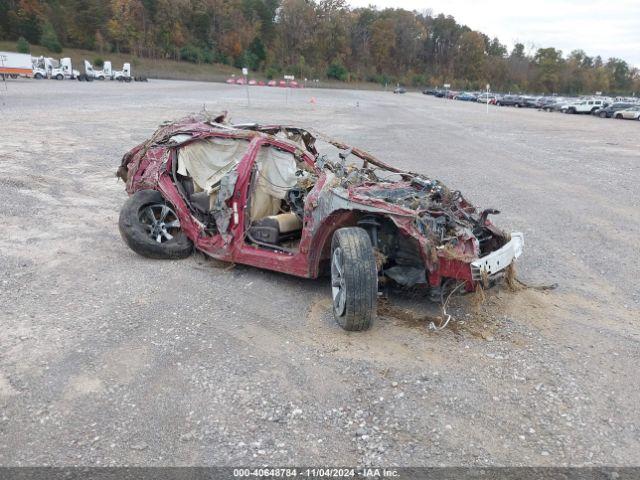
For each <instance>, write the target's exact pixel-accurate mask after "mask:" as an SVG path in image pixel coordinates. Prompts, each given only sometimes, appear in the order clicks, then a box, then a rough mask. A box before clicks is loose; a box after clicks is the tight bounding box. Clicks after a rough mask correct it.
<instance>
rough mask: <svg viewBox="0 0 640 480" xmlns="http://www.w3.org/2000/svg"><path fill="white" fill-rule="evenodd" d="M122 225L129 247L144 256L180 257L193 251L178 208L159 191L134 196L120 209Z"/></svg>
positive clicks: (121, 231) (142, 192)
mask: <svg viewBox="0 0 640 480" xmlns="http://www.w3.org/2000/svg"><path fill="white" fill-rule="evenodd" d="M118 227H119V228H120V235H122V239H123V240H124V241H125V243H126V244H127V245H128V246H129V248H131V250H133V251H134V252H136V253H138V254H140V255H142V256H144V257H149V258H160V259H177V258H185V257H188V256H189V255H190V254H191V252H192V251H193V243H192V242H191V240H189V238H188V237H187V236H186V235H185V233H184V232H183V231H182V229H181V228H180V219H179V218H178V216H177V215H176V212H175V210H174V208H173V207H172V206H171V205H169V204H168V203H167V202H166V201H165V199H164V198H163V197H162V194H161V193H160V192H158V191H156V190H140V191H138V192H136V193H134V194H133V195H132V196H130V197H129V199H128V200H127V201H126V202H125V204H124V205H123V206H122V209H121V210H120V220H119V221H118Z"/></svg>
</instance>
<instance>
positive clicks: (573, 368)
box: [0, 80, 640, 466]
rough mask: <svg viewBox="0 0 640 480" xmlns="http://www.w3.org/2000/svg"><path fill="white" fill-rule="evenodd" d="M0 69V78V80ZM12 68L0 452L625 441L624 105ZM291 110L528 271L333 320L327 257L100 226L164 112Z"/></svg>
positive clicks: (0, 183) (348, 449) (629, 157)
mask: <svg viewBox="0 0 640 480" xmlns="http://www.w3.org/2000/svg"><path fill="white" fill-rule="evenodd" d="M0 87H2V86H1V85H0ZM246 92H247V91H246V89H245V88H243V87H239V86H229V85H224V84H210V83H195V82H169V81H152V82H149V83H148V84H137V83H132V84H119V83H110V82H104V83H99V82H93V83H84V82H83V83H79V82H71V81H69V82H55V81H41V82H37V81H28V80H19V81H12V82H9V83H8V90H6V91H5V90H0V113H1V114H2V120H3V121H2V133H1V134H0V167H1V168H2V175H1V176H0V219H1V220H2V229H3V234H2V235H0V272H1V277H0V282H1V283H0V302H1V305H2V308H1V312H0V327H1V328H0V464H2V465H44V464H54V465H75V464H80V465H123V464H128V465H194V464H196V465H262V464H271V465H274V464H275V465H283V464H295V465H370V464H375V465H389V466H391V465H403V466H421V465H429V466H439V465H465V466H480V465H575V466H582V465H638V464H640V388H638V368H639V367H640V348H639V346H640V345H639V341H640V325H639V319H640V289H639V287H638V276H639V274H640V254H639V251H640V194H639V187H638V185H640V122H632V121H616V120H602V119H598V118H592V117H590V116H576V115H573V116H572V115H562V114H551V113H543V112H538V111H535V110H523V109H513V108H511V109H510V108H497V107H492V108H490V110H489V112H488V113H487V112H486V108H485V106H484V105H479V104H470V103H463V102H454V101H447V100H441V99H435V98H431V97H426V96H424V95H420V94H417V93H409V94H406V95H393V94H391V93H383V92H365V91H357V92H356V91H335V90H311V89H308V90H299V91H286V90H284V89H270V88H260V87H254V88H251V89H250V90H249V94H250V106H248V105H247V103H248V102H247V93H246ZM203 105H206V107H207V108H208V109H209V110H211V111H217V110H222V109H226V110H229V111H230V112H231V117H232V119H233V120H234V121H237V122H241V121H259V122H265V123H267V122H280V123H288V122H297V123H301V124H303V125H307V126H310V127H313V128H316V129H318V130H320V131H323V132H325V133H327V134H330V135H332V136H335V137H339V138H342V139H344V140H345V141H347V142H349V143H352V144H356V145H358V146H361V147H363V148H365V149H367V150H369V151H371V152H373V153H374V154H377V155H378V156H379V157H381V158H383V159H386V160H387V161H389V162H390V163H393V164H396V165H398V166H400V167H403V168H406V169H410V170H415V171H420V172H424V173H427V174H429V175H431V176H433V177H435V178H439V179H441V180H442V181H444V182H445V183H446V184H448V185H449V186H451V187H454V188H457V189H460V190H461V191H462V192H464V193H465V195H466V196H467V197H468V198H469V199H470V200H471V201H473V202H474V203H476V204H478V205H479V206H482V207H493V208H497V209H499V210H501V211H502V213H501V214H500V215H499V216H497V217H495V221H496V222H497V223H498V224H499V225H500V226H501V227H504V228H505V229H508V230H512V231H523V232H524V234H525V242H526V245H525V254H524V256H523V257H522V259H521V261H519V263H518V272H519V273H518V274H519V277H520V278H521V279H523V280H524V281H526V282H529V283H531V284H550V283H556V282H557V283H558V285H559V287H558V288H557V289H556V290H552V291H538V290H523V291H519V292H515V293H513V292H509V291H507V290H505V289H493V290H491V291H488V292H486V296H487V299H486V301H485V303H484V304H481V305H479V304H477V303H474V302H473V298H470V297H465V298H463V299H457V300H455V302H454V303H455V305H454V306H453V310H454V320H452V323H451V325H450V327H451V328H448V329H447V330H445V331H441V332H432V331H430V330H429V329H428V325H427V321H426V320H425V318H426V316H427V315H433V314H438V310H437V308H435V307H434V306H433V305H429V304H428V302H427V300H426V299H425V298H424V297H423V295H422V294H421V293H419V292H394V293H393V294H392V295H391V298H390V304H389V305H386V306H385V308H383V309H381V315H380V317H379V318H378V319H377V323H376V324H375V325H374V327H373V328H372V329H371V330H370V331H367V332H364V333H346V332H344V331H342V330H340V328H339V327H338V326H337V325H336V324H335V323H334V321H333V318H332V315H331V312H330V301H329V284H328V282H327V280H326V279H322V280H317V281H315V280H314V281H311V280H300V279H297V278H293V277H288V276H285V275H281V274H276V273H271V272H267V271H260V270H257V269H253V268H248V267H242V266H235V267H234V266H229V265H226V264H221V263H219V262H213V261H210V260H207V259H205V258H204V257H203V256H202V255H198V254H196V255H193V256H192V257H191V258H189V259H187V260H182V261H157V260H155V261H154V260H148V259H145V258H142V257H139V256H137V255H136V254H134V253H133V252H132V251H130V250H129V249H128V248H127V247H126V246H125V245H124V243H123V242H122V240H121V239H120V235H119V233H118V228H117V219H118V212H119V209H120V206H121V205H122V203H123V202H124V201H125V199H126V194H125V192H124V187H123V184H122V183H119V182H117V181H116V178H115V176H114V172H115V169H116V167H117V165H118V164H119V162H120V159H121V157H122V155H123V154H124V153H125V152H126V151H127V150H128V149H130V148H131V147H133V146H134V145H136V144H137V143H139V142H140V141H142V140H144V139H146V138H147V137H148V136H149V135H150V134H151V133H152V132H153V130H154V129H155V128H156V126H157V125H158V124H159V123H161V122H162V121H164V120H168V119H173V118H175V117H178V116H181V115H183V114H186V113H189V112H193V111H198V110H200V109H201V108H202V106H203Z"/></svg>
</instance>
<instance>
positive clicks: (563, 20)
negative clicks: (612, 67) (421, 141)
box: [347, 0, 640, 68]
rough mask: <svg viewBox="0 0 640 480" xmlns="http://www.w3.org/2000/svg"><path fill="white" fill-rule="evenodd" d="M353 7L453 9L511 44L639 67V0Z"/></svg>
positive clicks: (355, 3)
mask: <svg viewBox="0 0 640 480" xmlns="http://www.w3.org/2000/svg"><path fill="white" fill-rule="evenodd" d="M347 1H348V3H349V4H350V5H351V6H352V7H366V6H368V5H375V6H377V7H378V8H380V9H382V8H387V7H391V8H404V9H406V10H417V11H418V12H424V11H427V10H431V12H432V14H433V15H437V14H439V13H444V14H445V15H453V16H454V17H455V19H456V21H457V22H458V23H462V24H465V25H467V26H468V27H469V28H471V29H473V30H478V31H481V32H482V33H485V34H486V35H488V36H489V37H491V38H493V37H498V38H499V39H500V41H501V42H502V43H503V44H506V45H507V46H508V48H509V50H511V48H512V47H513V45H514V44H515V43H517V42H520V43H522V44H524V45H525V47H526V50H527V51H528V52H529V51H530V50H533V49H537V48H541V47H542V48H544V47H555V48H558V49H560V50H562V53H563V54H564V55H565V56H566V55H567V54H568V53H569V52H571V51H572V50H576V49H582V50H584V51H585V52H586V53H587V54H588V55H590V56H594V57H595V56H596V55H601V56H602V58H603V60H605V61H606V59H607V58H609V57H618V58H622V59H623V60H626V61H627V62H628V63H629V64H630V65H632V66H635V67H639V68H640V0H555V1H554V0H529V1H522V0H511V1H509V0H475V1H474V0H466V1H465V0H405V1H395V0H347Z"/></svg>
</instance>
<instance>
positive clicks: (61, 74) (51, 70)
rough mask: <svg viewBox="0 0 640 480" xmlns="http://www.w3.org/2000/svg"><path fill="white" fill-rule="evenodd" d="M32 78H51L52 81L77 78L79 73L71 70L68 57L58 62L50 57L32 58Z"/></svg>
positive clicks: (71, 66)
mask: <svg viewBox="0 0 640 480" xmlns="http://www.w3.org/2000/svg"><path fill="white" fill-rule="evenodd" d="M32 71H33V78H36V79H41V78H52V79H54V80H64V79H71V80H74V79H76V78H78V75H80V72H79V71H78V70H74V69H73V65H72V64H71V59H70V58H69V57H65V58H61V59H60V60H59V61H58V60H56V59H55V58H51V57H33V58H32Z"/></svg>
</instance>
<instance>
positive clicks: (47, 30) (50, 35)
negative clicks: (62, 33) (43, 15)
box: [40, 22, 62, 53]
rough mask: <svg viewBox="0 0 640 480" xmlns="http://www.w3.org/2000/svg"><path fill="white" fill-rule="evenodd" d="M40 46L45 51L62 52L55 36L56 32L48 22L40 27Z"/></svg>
mask: <svg viewBox="0 0 640 480" xmlns="http://www.w3.org/2000/svg"><path fill="white" fill-rule="evenodd" d="M40 45H42V46H43V47H45V48H46V49H47V50H49V51H50V52H53V53H60V52H62V45H60V41H59V40H58V35H56V32H55V30H54V29H53V25H51V24H50V23H49V22H46V23H45V24H44V26H43V27H42V36H41V37H40Z"/></svg>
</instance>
